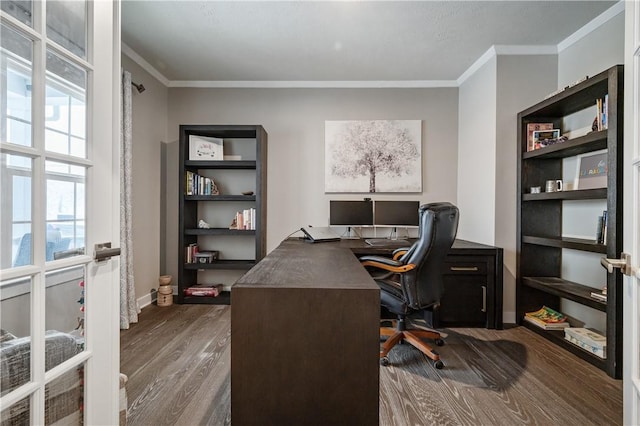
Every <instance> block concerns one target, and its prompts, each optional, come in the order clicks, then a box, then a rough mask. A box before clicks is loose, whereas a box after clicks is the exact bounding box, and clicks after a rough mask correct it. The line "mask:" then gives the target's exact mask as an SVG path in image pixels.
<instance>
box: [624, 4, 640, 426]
mask: <svg viewBox="0 0 640 426" xmlns="http://www.w3.org/2000/svg"><path fill="white" fill-rule="evenodd" d="M624 74H625V78H624V85H625V86H624V92H625V98H624V99H625V102H624V103H625V107H624V109H625V111H624V123H625V124H624V155H623V157H624V160H623V161H624V192H623V213H624V224H623V229H624V230H625V232H624V234H625V235H624V241H623V244H624V247H623V248H624V252H625V253H628V254H630V255H631V266H632V273H631V275H630V276H625V277H624V278H623V289H624V290H623V381H624V382H623V407H624V408H623V411H624V413H623V423H624V424H626V425H632V424H639V423H640V412H639V410H640V312H639V306H638V305H639V299H638V298H639V297H640V291H639V284H640V279H639V277H638V268H637V266H638V265H640V246H639V244H640V217H639V216H640V204H639V203H640V142H639V137H640V134H639V132H640V95H639V91H640V6H639V5H638V3H636V2H635V1H625V70H624Z"/></svg>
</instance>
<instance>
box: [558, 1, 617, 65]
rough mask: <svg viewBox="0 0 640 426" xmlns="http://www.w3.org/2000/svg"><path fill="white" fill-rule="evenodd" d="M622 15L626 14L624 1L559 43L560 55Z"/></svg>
mask: <svg viewBox="0 0 640 426" xmlns="http://www.w3.org/2000/svg"><path fill="white" fill-rule="evenodd" d="M620 13H624V1H619V2H618V3H616V4H614V5H613V6H611V7H610V8H609V9H607V10H605V11H604V12H602V13H601V14H600V15H598V16H596V17H595V18H593V19H592V20H591V21H589V22H587V23H586V24H585V25H584V26H583V27H582V28H580V29H578V31H576V32H575V33H573V34H571V35H570V36H569V37H567V38H565V39H564V40H562V41H561V42H560V43H558V53H560V52H562V51H563V50H565V49H566V48H568V47H570V46H571V45H573V44H575V43H577V42H578V41H579V40H581V39H583V38H584V37H586V36H587V35H589V34H590V33H591V32H593V31H595V30H597V29H598V28H599V27H600V26H602V25H604V24H605V23H606V22H607V21H609V20H610V19H612V18H614V17H616V16H617V15H619V14H620Z"/></svg>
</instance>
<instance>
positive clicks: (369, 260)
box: [360, 203, 459, 368]
mask: <svg viewBox="0 0 640 426" xmlns="http://www.w3.org/2000/svg"><path fill="white" fill-rule="evenodd" d="M418 214H419V216H420V227H419V236H418V240H417V241H416V242H415V243H414V244H413V245H412V246H411V247H409V248H405V249H398V250H396V251H395V252H394V258H393V259H390V258H386V257H382V256H363V257H361V258H360V261H361V262H362V264H363V265H364V266H365V267H367V269H369V270H372V269H373V270H378V271H380V270H382V271H387V272H389V273H392V275H391V276H387V277H384V278H382V279H381V278H375V277H374V278H375V280H376V282H377V283H378V285H379V286H380V290H381V293H380V302H381V304H382V306H383V307H385V308H386V309H387V310H389V312H391V313H393V314H395V315H397V317H398V321H397V328H396V329H393V328H389V327H380V334H381V335H383V336H388V339H387V340H386V342H385V343H384V344H383V346H382V350H381V351H380V363H381V364H382V365H388V364H389V359H388V358H387V354H388V353H389V351H390V350H391V349H392V348H393V347H394V346H395V345H396V344H398V343H399V342H401V341H406V342H408V343H410V344H411V345H413V346H415V347H416V348H418V349H419V350H421V351H422V352H423V353H424V354H425V355H427V356H428V357H429V358H431V359H432V360H433V361H434V365H435V367H436V368H442V367H443V366H444V364H443V363H442V361H441V360H440V356H439V355H438V353H437V352H436V351H434V350H433V349H432V348H431V347H430V346H429V345H428V344H426V343H425V342H424V341H422V340H421V339H425V338H427V339H432V340H435V343H436V345H438V346H442V345H443V344H444V341H443V340H442V337H441V336H440V333H438V332H437V331H433V330H424V329H410V330H407V329H406V317H408V316H416V315H419V314H422V316H423V317H424V314H425V311H428V310H432V309H433V307H435V306H437V305H438V304H439V303H440V296H441V295H442V292H443V283H442V273H443V269H444V259H445V257H446V256H447V253H448V252H449V249H450V248H451V245H452V244H453V241H454V240H455V238H456V233H457V230H458V218H459V212H458V208H457V207H456V206H454V205H453V204H451V203H431V204H425V205H422V206H421V207H420V209H419V210H418ZM372 272H373V271H372Z"/></svg>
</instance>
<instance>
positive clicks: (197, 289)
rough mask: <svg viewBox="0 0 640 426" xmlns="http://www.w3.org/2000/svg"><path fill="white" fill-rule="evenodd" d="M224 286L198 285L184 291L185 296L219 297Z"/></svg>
mask: <svg viewBox="0 0 640 426" xmlns="http://www.w3.org/2000/svg"><path fill="white" fill-rule="evenodd" d="M221 292H222V284H198V285H195V286H192V287H187V288H185V289H184V295H185V296H200V297H218V296H219V295H220V293H221Z"/></svg>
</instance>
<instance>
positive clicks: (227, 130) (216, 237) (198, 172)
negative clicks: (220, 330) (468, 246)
mask: <svg viewBox="0 0 640 426" xmlns="http://www.w3.org/2000/svg"><path fill="white" fill-rule="evenodd" d="M179 134H180V136H179V144H180V148H179V150H180V151H179V176H180V183H179V185H178V187H179V200H180V206H179V213H178V214H179V217H178V223H179V227H180V230H179V237H178V239H179V241H178V245H179V250H178V253H179V259H178V263H179V265H178V303H208V304H230V303H231V294H230V291H228V288H229V287H230V286H231V285H233V283H234V281H235V279H237V278H239V277H240V276H241V275H242V274H243V273H244V272H246V271H247V270H249V269H250V268H252V267H253V266H254V265H255V264H256V263H257V262H258V261H260V260H261V259H262V258H263V257H264V256H265V254H266V223H267V211H266V207H267V133H266V132H265V130H264V128H263V127H262V126H259V125H228V126H227V125H181V126H180V131H179ZM191 137H200V138H216V139H218V140H221V141H222V145H223V151H224V157H223V158H222V159H215V160H210V159H207V160H202V159H200V160H194V159H192V158H190V149H189V140H190V138H191ZM193 176H198V178H193ZM204 178H206V179H209V180H211V181H213V182H214V183H215V185H216V187H217V189H218V192H219V193H218V194H215V193H212V192H215V191H211V185H209V186H207V183H206V182H205V180H204ZM196 179H199V180H198V186H197V187H194V182H195V180H196ZM205 188H206V189H205ZM250 209H255V213H254V215H253V216H252V219H253V221H248V222H249V225H247V226H246V228H249V229H230V225H231V224H232V221H233V219H234V217H235V215H236V213H237V212H244V211H249V210H250ZM247 217H248V216H245V218H247ZM200 220H204V221H205V222H206V223H207V224H208V225H209V226H210V227H209V228H202V227H199V226H198V224H199V222H200ZM194 245H197V247H198V251H199V252H200V253H202V252H217V255H218V256H217V259H215V260H213V261H211V262H210V263H196V262H193V261H192V262H188V261H187V260H188V257H187V251H188V250H189V249H188V248H189V247H192V246H194ZM199 284H223V286H224V288H225V289H226V290H225V291H222V293H221V294H220V295H219V296H217V297H205V296H185V295H184V289H185V288H188V287H192V286H194V285H199Z"/></svg>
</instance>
